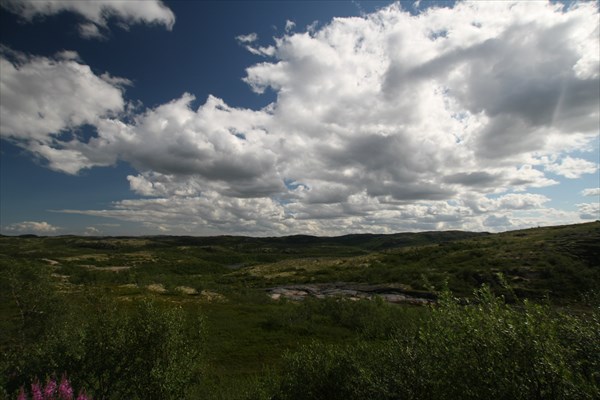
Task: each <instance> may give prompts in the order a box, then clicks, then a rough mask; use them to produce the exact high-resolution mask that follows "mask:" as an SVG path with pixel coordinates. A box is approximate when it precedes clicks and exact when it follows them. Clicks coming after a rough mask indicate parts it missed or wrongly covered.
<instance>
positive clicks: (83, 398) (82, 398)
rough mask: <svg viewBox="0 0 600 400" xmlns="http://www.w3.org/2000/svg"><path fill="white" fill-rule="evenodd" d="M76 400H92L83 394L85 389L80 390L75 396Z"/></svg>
mask: <svg viewBox="0 0 600 400" xmlns="http://www.w3.org/2000/svg"><path fill="white" fill-rule="evenodd" d="M77 400H92V399H91V398H89V397H87V395H86V394H85V390H80V391H79V396H77Z"/></svg>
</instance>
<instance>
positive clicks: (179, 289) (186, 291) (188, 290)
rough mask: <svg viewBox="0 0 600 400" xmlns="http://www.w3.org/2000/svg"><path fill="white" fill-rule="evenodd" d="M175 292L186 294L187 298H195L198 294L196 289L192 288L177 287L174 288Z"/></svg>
mask: <svg viewBox="0 0 600 400" xmlns="http://www.w3.org/2000/svg"><path fill="white" fill-rule="evenodd" d="M175 291H177V292H179V293H182V294H187V295H188V296H195V295H197V294H198V291H197V290H196V289H194V288H193V287H189V286H177V287H176V288H175Z"/></svg>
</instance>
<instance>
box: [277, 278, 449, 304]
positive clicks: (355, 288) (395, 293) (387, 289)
mask: <svg viewBox="0 0 600 400" xmlns="http://www.w3.org/2000/svg"><path fill="white" fill-rule="evenodd" d="M266 291H267V293H268V294H269V296H270V297H271V298H272V299H273V300H279V299H282V298H284V299H288V300H294V301H301V300H304V299H305V298H307V297H315V298H318V299H324V298H327V297H341V298H347V299H350V300H360V299H373V298H374V297H376V296H378V297H380V298H382V299H383V300H385V301H387V302H389V303H397V304H400V303H404V304H416V305H425V304H429V303H433V302H435V300H436V298H437V297H436V295H435V294H433V293H430V292H422V291H416V290H411V289H410V288H408V287H406V286H404V285H366V284H357V283H348V282H335V283H315V284H303V285H285V286H277V287H273V288H268V289H266Z"/></svg>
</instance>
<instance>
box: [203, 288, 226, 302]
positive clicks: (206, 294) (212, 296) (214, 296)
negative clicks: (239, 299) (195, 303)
mask: <svg viewBox="0 0 600 400" xmlns="http://www.w3.org/2000/svg"><path fill="white" fill-rule="evenodd" d="M200 296H202V299H204V300H207V301H225V300H226V299H225V296H223V295H222V294H220V293H217V292H213V291H210V290H203V291H201V292H200Z"/></svg>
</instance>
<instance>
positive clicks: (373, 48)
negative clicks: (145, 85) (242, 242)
mask: <svg viewBox="0 0 600 400" xmlns="http://www.w3.org/2000/svg"><path fill="white" fill-rule="evenodd" d="M598 21H599V15H598V8H597V4H596V3H593V2H590V3H581V4H574V5H572V6H571V7H570V8H565V7H564V6H563V5H561V4H552V3H542V2H514V3H513V2H470V3H457V4H456V5H455V6H454V7H453V8H430V9H428V10H427V11H425V12H422V13H421V14H418V15H411V14H410V13H408V12H406V11H404V10H402V8H401V6H400V5H391V6H389V7H386V8H383V9H381V10H379V11H377V12H375V13H372V14H368V15H364V16H362V17H354V18H336V19H334V20H332V21H331V22H330V23H329V24H326V25H324V26H322V27H320V28H314V27H313V28H311V29H310V30H308V31H305V32H298V31H296V30H294V29H292V26H291V24H289V27H290V29H286V31H285V33H284V34H283V36H281V37H278V38H276V39H275V40H274V43H272V44H268V45H265V46H261V45H260V44H259V39H258V37H257V36H256V35H255V34H252V33H250V34H247V35H242V36H238V37H237V40H238V41H239V42H240V44H242V45H243V46H245V47H246V48H247V49H248V50H249V51H251V52H252V53H254V54H256V55H259V56H261V57H263V58H261V62H258V63H256V64H254V65H251V66H249V67H248V68H247V70H246V77H245V78H244V81H245V82H246V83H247V84H248V85H249V88H250V89H251V90H253V91H254V92H256V93H264V92H266V91H273V92H274V93H275V94H276V101H274V102H273V103H272V104H270V105H268V106H267V107H265V108H264V109H260V110H251V109H244V108H235V107H231V106H229V105H227V104H226V103H225V102H224V101H223V100H221V99H219V98H218V97H216V96H209V97H208V98H207V99H206V100H205V101H204V103H203V104H201V105H200V106H198V107H194V106H193V104H194V101H195V98H194V96H193V95H191V94H188V93H185V94H183V95H182V96H181V97H180V98H178V99H174V100H172V101H170V102H168V103H165V104H162V105H159V106H157V107H155V108H152V109H147V110H145V111H144V112H142V113H138V114H136V115H132V116H130V118H123V117H122V113H123V111H124V110H125V108H126V107H125V101H124V100H123V90H124V89H123V87H124V86H123V85H119V84H117V81H118V80H114V79H107V78H106V77H104V78H103V76H104V75H102V76H97V75H94V74H93V73H92V72H91V70H90V69H89V67H87V66H86V65H85V64H82V63H81V62H78V61H75V60H73V59H65V58H62V59H61V58H60V57H56V58H55V59H52V60H50V59H45V58H41V57H31V56H29V57H21V59H20V60H19V61H18V62H14V61H13V62H12V63H11V62H10V61H8V60H5V59H4V58H3V59H2V63H3V64H2V66H3V73H2V89H3V93H9V94H8V95H7V96H6V99H7V100H6V104H7V105H6V106H4V103H5V100H4V99H5V95H4V94H3V107H6V110H4V108H3V118H2V119H3V122H2V126H1V133H2V135H4V136H5V137H8V138H10V139H11V140H15V141H17V142H18V143H20V144H21V145H22V146H23V147H25V148H27V149H28V150H29V151H31V152H32V153H34V154H36V155H37V156H39V157H42V158H45V159H47V160H48V162H49V166H50V167H51V168H53V169H56V170H60V171H64V172H67V173H77V172H78V171H79V170H81V169H83V168H90V167H92V166H102V165H110V164H114V163H115V162H116V161H117V160H122V161H126V162H128V163H129V164H131V165H132V166H133V167H135V169H136V170H137V171H139V173H138V174H137V175H131V176H129V177H127V179H128V180H129V183H130V187H131V189H132V190H133V191H134V192H135V193H137V194H138V195H139V196H141V198H140V199H137V200H123V201H119V202H116V203H115V204H114V207H113V208H111V209H107V210H83V211H82V210H65V212H71V213H81V214H88V215H99V216H105V217H111V218H117V219H122V220H129V221H136V222H140V223H142V224H145V225H146V226H147V227H149V229H150V228H151V229H160V230H161V231H167V232H173V233H182V232H187V233H197V234H213V233H249V234H261V235H269V234H289V233H315V234H336V233H345V232H350V231H352V232H392V231H398V230H422V229H451V228H459V229H472V230H503V229H511V228H517V227H524V226H531V225H537V224H540V223H541V224H547V223H563V222H574V221H577V220H579V219H580V218H587V217H589V215H591V214H590V208H589V207H587V206H585V207H584V206H582V207H580V208H581V212H580V213H578V212H576V211H573V212H566V211H559V210H554V209H552V208H547V207H546V206H545V205H544V204H545V203H547V202H548V201H549V199H548V198H547V197H545V196H541V195H538V194H533V193H529V192H528V190H530V189H532V188H541V187H545V186H549V185H554V184H557V183H558V181H556V180H555V179H553V178H552V177H551V176H548V175H547V173H553V174H557V175H560V176H563V177H567V178H571V179H575V178H578V177H580V176H582V175H583V174H590V173H597V171H598V165H597V163H595V162H592V161H589V160H585V159H583V158H581V157H582V156H578V157H575V156H573V153H575V152H577V154H585V153H586V151H590V150H593V148H594V145H595V143H594V141H595V140H596V139H597V135H598V128H599V119H600V115H599V112H600V111H599V110H600V99H599V97H600V96H599V93H600V79H599V68H600V67H599V65H600V61H599V55H598V51H597V49H598V48H599V47H600V43H599V37H600V35H599V22H598ZM5 70H6V71H8V73H5ZM30 71H36V73H37V74H38V76H40V77H41V78H40V81H39V82H38V81H35V80H33V81H30V76H31V75H32V74H31V72H30ZM65 71H69V74H65ZM71 71H74V73H73V72H71ZM67 76H68V77H67ZM44 78H45V79H44ZM56 79H63V81H62V82H63V83H64V85H61V86H60V87H55V86H54V85H51V84H50V83H49V82H53V81H56ZM25 82H29V85H30V92H31V93H40V94H41V97H40V96H36V97H35V99H38V98H39V99H40V100H36V101H31V100H28V99H31V96H30V95H29V96H25V95H20V94H19V93H16V91H12V92H10V91H7V92H4V88H5V87H7V88H9V89H10V88H11V87H18V85H20V84H21V83H25ZM11 85H12V86H11ZM65 86H66V87H69V90H70V91H71V92H73V93H75V96H76V97H77V96H80V95H81V98H84V97H85V96H86V95H85V94H86V93H87V90H88V88H90V87H94V92H95V94H94V95H93V96H91V97H92V98H90V99H89V100H88V101H87V103H85V102H84V106H83V109H82V111H81V112H75V109H74V107H72V106H71V105H70V103H69V102H68V101H67V100H62V99H63V94H62V93H61V92H60V90H62V89H61V88H62V87H65ZM78 93H80V94H78ZM57 96H58V97H57ZM46 98H47V99H50V98H59V99H61V100H60V101H59V104H60V105H61V107H54V106H53V105H52V104H48V102H45V101H44V99H46ZM63 101H64V102H65V104H62V102H63ZM77 105H78V106H80V104H79V102H77ZM56 106H58V104H56ZM4 115H6V116H7V118H8V119H7V120H6V122H5V121H4ZM9 116H10V117H9ZM46 119H48V121H49V122H50V123H46V122H44V123H42V121H45V120H46ZM80 124H89V125H93V126H94V127H95V129H96V132H97V135H96V136H94V137H92V138H91V139H89V140H84V139H82V138H80V137H78V136H77V135H73V136H72V137H71V138H70V139H69V140H64V139H63V136H64V135H63V134H61V132H65V131H68V132H73V130H74V129H76V127H77V126H78V125H80ZM593 211H594V210H591V212H592V213H593Z"/></svg>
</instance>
